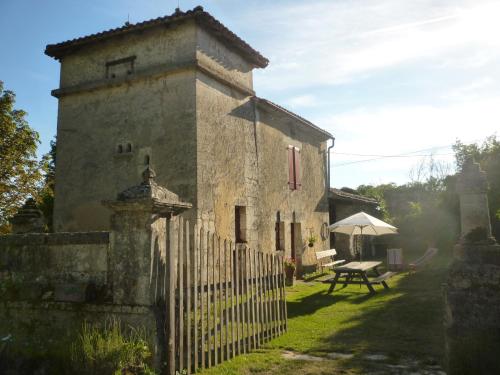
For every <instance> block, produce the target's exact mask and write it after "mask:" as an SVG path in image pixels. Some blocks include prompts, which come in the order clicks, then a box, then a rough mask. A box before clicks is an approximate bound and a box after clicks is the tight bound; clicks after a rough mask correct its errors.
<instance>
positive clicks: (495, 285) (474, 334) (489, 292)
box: [444, 244, 500, 375]
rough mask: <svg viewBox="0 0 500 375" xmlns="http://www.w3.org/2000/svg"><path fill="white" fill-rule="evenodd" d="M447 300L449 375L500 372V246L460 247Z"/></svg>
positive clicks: (446, 285) (449, 275) (446, 296)
mask: <svg viewBox="0 0 500 375" xmlns="http://www.w3.org/2000/svg"><path fill="white" fill-rule="evenodd" d="M444 297H445V306H446V310H445V319H444V325H445V329H446V353H447V363H448V372H449V374H451V375H453V374H497V373H499V372H500V357H499V356H498V348H499V345H500V245H482V246H481V245H466V244H459V245H457V246H456V248H455V261H454V262H453V264H452V265H451V267H450V271H449V274H448V279H447V283H446V284H445V286H444Z"/></svg>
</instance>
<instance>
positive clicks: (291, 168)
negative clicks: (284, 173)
mask: <svg viewBox="0 0 500 375" xmlns="http://www.w3.org/2000/svg"><path fill="white" fill-rule="evenodd" d="M294 151H295V148H294V147H293V146H288V186H289V187H290V189H292V190H294V189H295V162H294V157H293V154H294Z"/></svg>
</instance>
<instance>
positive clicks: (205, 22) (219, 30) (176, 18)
mask: <svg viewBox="0 0 500 375" xmlns="http://www.w3.org/2000/svg"><path fill="white" fill-rule="evenodd" d="M191 18H192V19H194V20H195V21H197V22H198V23H199V24H200V25H202V26H205V27H206V28H207V29H208V31H211V32H213V33H214V34H216V36H217V37H218V38H220V39H221V40H222V41H223V42H226V43H227V44H229V45H230V46H231V47H233V48H236V49H237V50H238V51H240V52H241V53H242V54H243V55H244V56H245V57H246V58H247V59H249V60H250V61H251V62H252V63H253V64H254V65H255V66H257V67H260V68H264V67H266V66H267V65H268V64H269V60H268V59H267V58H265V57H264V56H262V55H261V54H260V53H259V52H258V51H256V50H255V49H253V48H252V47H251V46H250V45H249V44H248V43H247V42H245V41H244V40H243V39H241V38H240V37H238V36H237V35H236V34H235V33H233V32H232V31H231V30H229V29H228V28H227V27H226V26H224V24H222V23H221V22H220V21H218V20H217V19H216V18H215V17H214V16H212V15H211V14H210V13H208V12H206V11H205V10H204V9H203V7H201V6H197V7H195V8H193V9H190V10H187V11H185V12H182V11H180V10H179V9H176V10H175V12H174V13H172V14H171V15H166V16H161V17H157V18H152V19H150V20H145V21H142V22H137V23H135V24H130V23H128V22H127V23H126V24H125V25H123V26H120V27H115V28H112V29H108V30H104V31H100V32H98V33H94V34H89V35H86V36H82V37H78V38H74V39H68V40H66V41H63V42H60V43H56V44H48V45H47V46H46V48H45V54H46V55H48V56H51V57H54V58H56V59H59V58H61V57H62V56H64V55H65V54H66V53H68V52H69V51H70V50H71V48H72V47H78V46H83V45H86V44H89V43H92V42H94V41H96V40H100V39H105V38H111V37H114V36H118V35H123V34H126V33H129V32H133V31H138V30H141V29H144V28H149V27H154V26H157V25H161V24H170V23H174V22H183V21H185V20H188V19H191Z"/></svg>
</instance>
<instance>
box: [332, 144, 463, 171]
mask: <svg viewBox="0 0 500 375" xmlns="http://www.w3.org/2000/svg"><path fill="white" fill-rule="evenodd" d="M451 146H452V145H446V146H440V147H430V148H424V149H421V150H416V151H411V152H405V153H402V154H395V155H365V154H349V153H340V152H334V154H339V155H341V154H344V155H352V156H374V158H372V159H364V160H355V161H350V162H346V163H340V164H333V165H332V167H342V166H344V165H351V164H357V163H365V162H369V161H375V160H381V159H386V158H402V157H403V158H404V157H411V158H413V157H430V156H449V155H454V154H453V153H449V154H425V155H422V154H418V155H413V154H415V153H417V152H424V151H432V150H440V149H443V148H449V147H451Z"/></svg>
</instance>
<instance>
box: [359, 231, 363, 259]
mask: <svg viewBox="0 0 500 375" xmlns="http://www.w3.org/2000/svg"><path fill="white" fill-rule="evenodd" d="M360 240H361V247H360V249H359V263H361V262H362V260H363V227H361V235H360Z"/></svg>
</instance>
